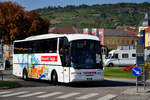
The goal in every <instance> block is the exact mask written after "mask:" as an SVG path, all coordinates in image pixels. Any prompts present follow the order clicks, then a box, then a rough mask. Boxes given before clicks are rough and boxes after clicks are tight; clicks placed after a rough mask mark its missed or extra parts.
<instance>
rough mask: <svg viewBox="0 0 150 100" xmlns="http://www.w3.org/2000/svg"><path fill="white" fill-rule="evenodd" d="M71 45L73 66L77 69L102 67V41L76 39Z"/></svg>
mask: <svg viewBox="0 0 150 100" xmlns="http://www.w3.org/2000/svg"><path fill="white" fill-rule="evenodd" d="M70 45H71V67H74V68H75V69H102V68H103V66H102V55H101V47H100V42H99V41H96V40H75V41H72V42H71V43H70Z"/></svg>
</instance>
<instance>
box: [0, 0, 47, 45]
mask: <svg viewBox="0 0 150 100" xmlns="http://www.w3.org/2000/svg"><path fill="white" fill-rule="evenodd" d="M48 27H49V21H48V20H44V19H42V18H41V17H40V15H39V14H37V13H36V12H35V11H30V12H28V11H26V10H25V9H24V8H22V7H21V6H19V5H18V4H16V3H14V2H3V3H0V36H1V37H0V39H3V40H4V41H7V42H11V41H14V40H16V39H23V38H25V37H28V36H31V35H35V34H42V33H47V32H48Z"/></svg>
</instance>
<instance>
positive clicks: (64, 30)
mask: <svg viewBox="0 0 150 100" xmlns="http://www.w3.org/2000/svg"><path fill="white" fill-rule="evenodd" d="M48 33H54V34H75V33H77V31H76V29H75V28H74V27H71V28H65V27H53V28H50V29H49V31H48Z"/></svg>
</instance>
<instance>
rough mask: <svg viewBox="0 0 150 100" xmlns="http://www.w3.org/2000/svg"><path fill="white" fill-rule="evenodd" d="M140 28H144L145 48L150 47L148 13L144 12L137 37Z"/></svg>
mask: <svg viewBox="0 0 150 100" xmlns="http://www.w3.org/2000/svg"><path fill="white" fill-rule="evenodd" d="M141 30H145V48H150V19H149V17H148V13H145V17H144V19H143V20H142V21H141V22H140V24H139V28H138V37H140V31H141Z"/></svg>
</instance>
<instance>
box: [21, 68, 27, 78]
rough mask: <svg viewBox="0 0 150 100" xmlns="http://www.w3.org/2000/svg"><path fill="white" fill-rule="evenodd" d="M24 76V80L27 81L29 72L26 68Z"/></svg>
mask: <svg viewBox="0 0 150 100" xmlns="http://www.w3.org/2000/svg"><path fill="white" fill-rule="evenodd" d="M22 77H23V79H24V80H26V81H27V80H28V72H27V70H26V69H24V70H23V76H22Z"/></svg>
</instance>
